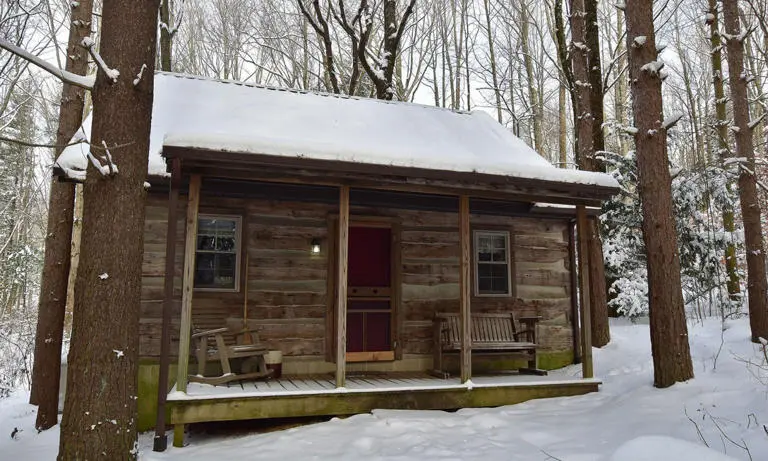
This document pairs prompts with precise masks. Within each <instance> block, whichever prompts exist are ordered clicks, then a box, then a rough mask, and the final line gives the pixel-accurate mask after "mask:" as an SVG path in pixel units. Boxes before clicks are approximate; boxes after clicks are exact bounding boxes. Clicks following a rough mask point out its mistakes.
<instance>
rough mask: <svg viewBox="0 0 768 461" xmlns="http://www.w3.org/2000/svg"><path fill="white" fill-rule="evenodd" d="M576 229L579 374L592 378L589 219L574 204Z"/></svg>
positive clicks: (584, 212)
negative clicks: (577, 239)
mask: <svg viewBox="0 0 768 461" xmlns="http://www.w3.org/2000/svg"><path fill="white" fill-rule="evenodd" d="M576 230H577V233H578V238H579V292H580V294H581V353H582V356H581V358H582V362H581V374H582V377H584V378H592V377H593V376H594V371H593V368H592V325H591V323H590V320H589V319H590V318H591V315H590V307H591V306H590V305H589V300H590V294H589V247H588V244H589V221H588V220H587V210H586V208H585V207H584V205H578V206H576Z"/></svg>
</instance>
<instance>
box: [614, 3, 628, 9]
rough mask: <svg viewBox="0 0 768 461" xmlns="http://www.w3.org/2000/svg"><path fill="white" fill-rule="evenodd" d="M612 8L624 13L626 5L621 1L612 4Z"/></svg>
mask: <svg viewBox="0 0 768 461" xmlns="http://www.w3.org/2000/svg"><path fill="white" fill-rule="evenodd" d="M613 6H614V7H616V9H617V10H621V11H624V10H626V9H627V4H626V3H624V2H623V1H621V2H616V3H614V4H613Z"/></svg>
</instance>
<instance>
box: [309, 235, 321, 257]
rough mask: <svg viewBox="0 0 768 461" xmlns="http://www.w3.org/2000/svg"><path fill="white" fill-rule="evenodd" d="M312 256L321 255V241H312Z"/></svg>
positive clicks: (315, 239) (316, 239)
mask: <svg viewBox="0 0 768 461" xmlns="http://www.w3.org/2000/svg"><path fill="white" fill-rule="evenodd" d="M311 246H312V254H313V255H319V254H320V239H318V238H314V239H312V243H311Z"/></svg>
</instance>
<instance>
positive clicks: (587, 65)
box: [570, 0, 611, 347]
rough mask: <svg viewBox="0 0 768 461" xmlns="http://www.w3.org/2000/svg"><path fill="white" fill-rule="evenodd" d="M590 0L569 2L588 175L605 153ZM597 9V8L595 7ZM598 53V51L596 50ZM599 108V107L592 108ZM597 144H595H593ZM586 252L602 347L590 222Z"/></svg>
mask: <svg viewBox="0 0 768 461" xmlns="http://www.w3.org/2000/svg"><path fill="white" fill-rule="evenodd" d="M588 3H589V0H571V5H570V10H571V16H570V22H571V41H572V44H571V63H572V69H573V70H572V72H573V80H574V85H573V90H574V93H575V99H576V109H575V111H574V112H575V115H576V116H575V122H576V159H577V162H578V165H579V168H580V169H582V170H588V171H599V170H600V165H599V162H597V160H596V158H595V152H596V151H597V150H603V149H604V139H603V131H602V127H601V125H602V123H600V124H598V123H597V121H596V120H595V113H598V114H599V116H600V118H601V119H602V117H603V115H602V114H603V110H602V104H603V98H602V95H599V96H595V95H594V93H595V92H602V76H601V75H598V76H597V80H598V82H597V84H595V82H594V80H595V79H594V76H593V75H592V69H593V68H594V67H597V68H598V70H599V69H600V65H599V63H598V64H597V65H595V64H594V63H593V61H592V60H593V59H594V55H595V53H594V52H593V51H592V50H591V49H590V46H599V44H598V43H597V38H596V37H592V38H590V37H588V35H589V33H590V31H591V33H595V34H596V33H597V27H596V26H595V27H593V28H590V26H589V25H588V23H589V22H590V20H593V21H596V20H597V16H596V12H595V16H594V18H592V19H590V13H589V11H588V10H587V4H588ZM595 8H596V7H595ZM598 52H599V50H598ZM595 85H597V87H596V86H595ZM595 105H598V106H599V107H597V108H596V107H595ZM596 143H598V144H596ZM588 227H589V228H588V237H589V240H588V249H589V271H590V274H589V284H590V290H589V291H590V304H591V307H592V308H591V310H590V319H589V320H590V324H591V327H592V328H591V332H592V333H591V338H592V345H593V346H594V347H603V346H605V345H606V344H608V343H609V342H610V340H611V333H610V330H609V329H608V302H607V299H606V297H607V291H606V288H605V265H604V262H603V245H602V242H601V241H600V229H599V223H598V222H597V220H594V219H593V220H590V222H589V225H588Z"/></svg>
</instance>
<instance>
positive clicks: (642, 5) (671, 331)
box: [626, 0, 693, 387]
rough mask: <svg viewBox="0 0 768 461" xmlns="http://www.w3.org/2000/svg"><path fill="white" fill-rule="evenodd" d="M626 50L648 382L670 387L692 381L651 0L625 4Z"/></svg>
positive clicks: (637, 0) (632, 0) (659, 67)
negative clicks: (643, 263)
mask: <svg viewBox="0 0 768 461" xmlns="http://www.w3.org/2000/svg"><path fill="white" fill-rule="evenodd" d="M626 19H627V50H628V51H629V78H630V82H631V89H632V111H633V113H634V116H635V129H636V130H637V131H636V133H635V145H636V149H637V171H638V188H639V191H640V199H641V201H642V203H643V226H642V227H643V241H644V242H645V248H646V253H647V258H648V261H647V265H648V300H649V316H650V320H651V350H652V352H653V374H654V376H653V384H654V386H656V387H669V386H671V385H673V384H674V383H676V382H679V381H686V380H688V379H691V378H692V377H693V365H692V363H691V352H690V347H689V345H688V327H687V325H686V323H685V309H684V305H683V293H682V288H681V283H680V254H679V253H678V247H677V234H676V233H675V217H674V214H673V210H672V178H671V176H670V174H669V159H668V158H667V139H666V131H667V130H666V127H665V124H664V122H663V120H664V113H663V106H662V99H661V76H660V75H659V73H660V71H661V68H662V67H663V65H662V63H661V62H660V61H658V56H657V55H658V52H657V51H656V37H655V31H654V26H653V0H630V1H628V2H627V3H626Z"/></svg>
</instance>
